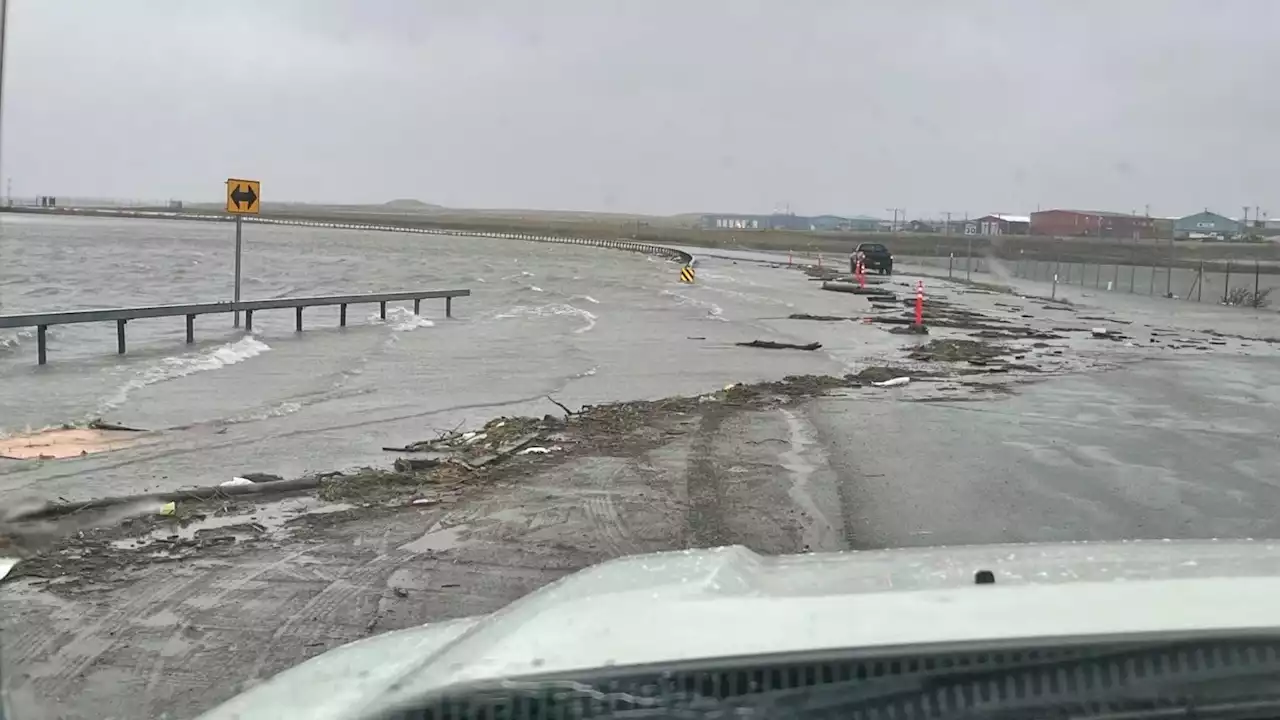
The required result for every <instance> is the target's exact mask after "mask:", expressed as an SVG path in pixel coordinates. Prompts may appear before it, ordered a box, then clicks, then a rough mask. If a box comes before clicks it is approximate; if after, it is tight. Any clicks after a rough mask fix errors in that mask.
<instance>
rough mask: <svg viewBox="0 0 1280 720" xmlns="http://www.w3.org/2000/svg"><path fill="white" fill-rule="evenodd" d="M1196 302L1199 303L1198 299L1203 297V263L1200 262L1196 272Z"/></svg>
mask: <svg viewBox="0 0 1280 720" xmlns="http://www.w3.org/2000/svg"><path fill="white" fill-rule="evenodd" d="M1196 280H1197V283H1196V302H1200V298H1201V297H1203V296H1204V261H1203V260H1201V261H1200V267H1199V268H1198V269H1197V270H1196Z"/></svg>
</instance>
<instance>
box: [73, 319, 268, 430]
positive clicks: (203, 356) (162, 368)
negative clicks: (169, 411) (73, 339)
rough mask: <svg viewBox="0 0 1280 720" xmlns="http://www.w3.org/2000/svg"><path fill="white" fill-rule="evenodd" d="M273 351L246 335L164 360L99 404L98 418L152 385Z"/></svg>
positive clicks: (140, 372) (136, 375)
mask: <svg viewBox="0 0 1280 720" xmlns="http://www.w3.org/2000/svg"><path fill="white" fill-rule="evenodd" d="M270 349H271V346H269V345H267V344H266V343H264V342H262V341H261V340H259V339H257V338H256V337H253V336H252V335H246V336H245V337H242V338H240V339H239V340H237V341H235V342H231V343H227V344H226V345H219V346H218V347H216V348H213V349H211V350H205V351H202V352H198V353H187V354H183V355H177V356H174V357H167V358H162V359H161V360H160V361H159V362H156V363H154V364H152V365H150V366H148V367H146V368H143V369H142V370H140V371H138V372H137V373H136V374H135V375H134V376H133V377H131V378H129V380H128V382H126V383H125V384H123V385H121V386H120V387H119V388H117V389H116V391H115V392H114V393H112V394H111V395H110V396H108V397H106V398H104V399H103V400H102V401H101V402H99V403H98V408H97V413H96V414H97V415H102V414H103V413H105V412H107V411H110V410H114V409H116V408H118V407H120V406H121V405H123V404H124V402H125V401H126V400H128V399H129V394H130V393H132V392H133V391H134V390H140V389H142V388H144V387H147V386H149V385H155V384H157V383H162V382H166V381H169V380H176V379H178V378H181V377H186V376H188V375H193V374H195V373H198V372H207V371H209V370H218V369H219V368H224V367H226V366H228V365H235V364H237V363H242V362H244V361H245V360H248V359H249V358H253V357H257V356H258V355H261V354H262V353H264V352H266V351H268V350H270Z"/></svg>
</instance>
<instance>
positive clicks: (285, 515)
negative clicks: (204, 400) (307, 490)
mask: <svg viewBox="0 0 1280 720" xmlns="http://www.w3.org/2000/svg"><path fill="white" fill-rule="evenodd" d="M354 507H355V506H354V505H351V504H348V503H334V502H325V501H323V500H321V499H319V498H316V497H310V496H302V497H289V498H281V499H279V500H273V501H271V502H266V503H261V504H259V505H257V506H255V507H252V508H249V509H248V510H246V511H245V512H240V513H231V514H227V515H208V516H206V517H204V518H201V519H198V520H193V521H191V522H189V523H187V524H186V525H178V524H172V525H170V524H166V525H164V526H162V527H158V528H156V529H155V530H152V531H151V532H149V533H147V534H146V535H142V536H140V537H132V538H124V539H122V540H113V541H111V546H112V547H114V548H117V549H120V550H134V549H137V548H140V547H142V546H144V545H149V544H150V543H153V542H183V541H191V540H197V539H203V540H209V539H212V538H234V539H235V541H236V542H240V541H243V540H249V539H252V538H255V537H260V536H262V535H275V534H279V533H281V532H282V531H283V530H284V526H285V524H286V523H288V522H289V521H290V520H294V519H296V518H299V517H301V516H303V515H325V514H328V513H335V512H342V511H343V510H350V509H352V508H354Z"/></svg>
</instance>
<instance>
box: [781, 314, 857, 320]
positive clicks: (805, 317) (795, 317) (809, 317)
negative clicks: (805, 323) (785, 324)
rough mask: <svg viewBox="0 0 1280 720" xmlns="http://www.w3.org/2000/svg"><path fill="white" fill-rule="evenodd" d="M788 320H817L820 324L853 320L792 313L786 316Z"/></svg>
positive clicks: (839, 316) (835, 316)
mask: <svg viewBox="0 0 1280 720" xmlns="http://www.w3.org/2000/svg"><path fill="white" fill-rule="evenodd" d="M787 319H788V320H819V321H822V322H836V321H837V320H852V319H853V318H849V317H843V316H841V315H810V314H809V313H792V314H791V315H788V316H787Z"/></svg>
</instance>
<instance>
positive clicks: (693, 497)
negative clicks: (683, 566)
mask: <svg viewBox="0 0 1280 720" xmlns="http://www.w3.org/2000/svg"><path fill="white" fill-rule="evenodd" d="M729 413H730V410H729V409H728V408H726V407H724V405H723V404H722V403H714V404H709V407H707V408H706V409H705V411H704V412H703V414H702V421H701V422H700V423H699V424H698V430H697V432H696V434H695V435H694V439H693V446H692V449H691V451H690V455H689V464H688V470H687V475H686V479H685V482H686V484H687V487H688V493H689V510H688V512H687V514H686V516H685V532H686V537H687V539H688V541H687V542H686V543H685V544H686V545H687V546H689V547H717V546H720V545H727V544H730V542H729V537H728V536H729V533H728V531H727V530H726V528H725V523H724V507H723V506H724V487H723V482H722V478H721V477H720V463H719V462H717V460H716V457H715V440H716V436H717V435H718V434H719V433H720V428H721V426H722V425H724V421H725V418H726V417H727V416H728V415H729Z"/></svg>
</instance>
